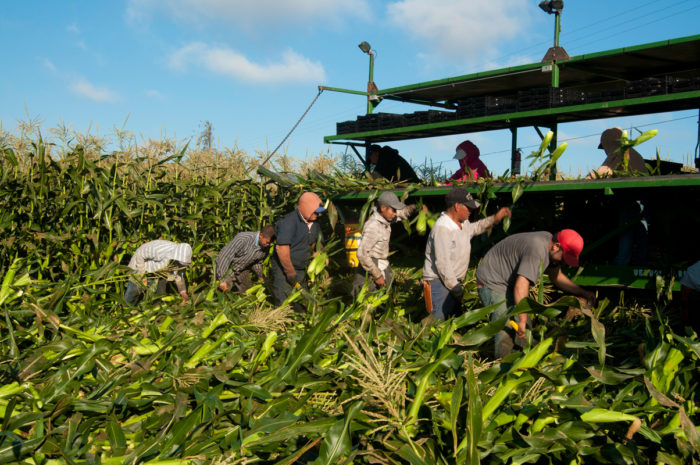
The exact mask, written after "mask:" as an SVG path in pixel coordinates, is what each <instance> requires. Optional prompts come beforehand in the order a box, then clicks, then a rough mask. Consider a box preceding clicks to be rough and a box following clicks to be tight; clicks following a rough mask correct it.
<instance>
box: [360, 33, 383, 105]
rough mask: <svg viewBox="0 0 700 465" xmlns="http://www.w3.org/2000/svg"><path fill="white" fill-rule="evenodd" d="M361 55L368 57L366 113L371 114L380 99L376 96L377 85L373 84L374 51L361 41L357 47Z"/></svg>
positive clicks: (364, 41) (365, 42)
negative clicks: (364, 54)
mask: <svg viewBox="0 0 700 465" xmlns="http://www.w3.org/2000/svg"><path fill="white" fill-rule="evenodd" d="M357 46H358V47H360V50H362V52H363V53H366V54H367V55H369V80H368V81H367V113H368V114H369V113H372V110H374V107H375V106H376V105H377V104H379V101H380V98H379V97H378V96H377V94H376V92H377V90H378V89H377V85H376V84H375V83H374V55H375V53H374V50H372V46H371V45H370V44H369V42H367V41H366V40H363V41H362V42H360V43H359V44H358V45H357Z"/></svg>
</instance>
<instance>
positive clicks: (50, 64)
mask: <svg viewBox="0 0 700 465" xmlns="http://www.w3.org/2000/svg"><path fill="white" fill-rule="evenodd" d="M42 63H43V65H44V66H45V67H46V69H48V70H49V71H51V72H52V73H55V72H56V65H54V64H53V62H52V61H51V60H49V59H48V58H44V60H43V62H42Z"/></svg>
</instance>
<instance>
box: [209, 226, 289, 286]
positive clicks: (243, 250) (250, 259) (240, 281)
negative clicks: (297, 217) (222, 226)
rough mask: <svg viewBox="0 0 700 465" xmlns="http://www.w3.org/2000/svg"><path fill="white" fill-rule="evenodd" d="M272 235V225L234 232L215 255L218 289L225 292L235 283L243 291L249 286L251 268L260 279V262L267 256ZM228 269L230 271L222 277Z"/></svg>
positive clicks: (261, 276)
mask: <svg viewBox="0 0 700 465" xmlns="http://www.w3.org/2000/svg"><path fill="white" fill-rule="evenodd" d="M274 237H275V228H274V227H273V226H272V225H267V226H264V227H263V228H262V229H261V230H260V231H245V232H240V233H238V234H236V237H234V238H233V240H232V241H231V242H229V243H228V244H226V245H225V246H224V248H223V249H221V252H219V255H217V256H216V262H215V268H216V279H219V280H221V284H219V289H221V290H222V291H224V292H226V291H228V290H230V289H231V288H232V287H233V285H234V284H235V285H236V289H237V290H238V292H245V291H246V290H248V288H250V271H251V270H252V271H253V272H255V274H256V275H257V276H258V278H259V279H260V280H261V281H262V279H263V270H262V262H263V260H265V257H267V253H268V251H269V250H270V243H271V242H272V239H273V238H274ZM229 269H231V271H230V272H229V273H228V274H227V275H226V277H224V275H225V274H226V272H227V271H228V270H229ZM222 278H223V279H222Z"/></svg>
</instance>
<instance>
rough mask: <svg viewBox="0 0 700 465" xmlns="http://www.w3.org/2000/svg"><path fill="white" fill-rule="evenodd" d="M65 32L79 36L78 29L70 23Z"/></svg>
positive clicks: (74, 24)
mask: <svg viewBox="0 0 700 465" xmlns="http://www.w3.org/2000/svg"><path fill="white" fill-rule="evenodd" d="M66 31H68V32H72V33H74V34H80V28H78V25H77V24H76V23H70V24H69V25H68V26H66Z"/></svg>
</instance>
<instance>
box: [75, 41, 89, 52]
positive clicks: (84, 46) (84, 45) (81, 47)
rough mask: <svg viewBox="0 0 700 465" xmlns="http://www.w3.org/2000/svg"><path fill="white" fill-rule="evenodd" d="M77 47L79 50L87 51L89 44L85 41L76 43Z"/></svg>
mask: <svg viewBox="0 0 700 465" xmlns="http://www.w3.org/2000/svg"><path fill="white" fill-rule="evenodd" d="M75 45H76V46H77V47H78V48H80V49H82V50H87V48H88V47H87V44H86V43H85V42H84V41H82V40H79V41H77V42H76V43H75Z"/></svg>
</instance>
